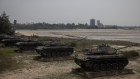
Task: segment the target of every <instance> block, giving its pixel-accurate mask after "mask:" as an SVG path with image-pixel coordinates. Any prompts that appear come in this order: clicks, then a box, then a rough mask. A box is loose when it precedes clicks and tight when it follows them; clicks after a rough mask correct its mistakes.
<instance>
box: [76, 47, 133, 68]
mask: <svg viewBox="0 0 140 79" xmlns="http://www.w3.org/2000/svg"><path fill="white" fill-rule="evenodd" d="M128 47H130V46H128ZM123 48H126V47H123ZM120 49H122V48H120ZM117 50H119V49H115V48H112V47H110V46H109V45H106V44H102V45H99V46H97V48H86V49H85V50H84V52H85V53H84V54H77V55H75V57H74V61H75V63H76V64H78V65H79V66H80V67H81V68H83V69H85V70H90V71H100V70H101V71H107V70H123V69H124V67H125V66H126V65H127V64H128V59H127V57H125V56H123V55H119V54H117Z"/></svg>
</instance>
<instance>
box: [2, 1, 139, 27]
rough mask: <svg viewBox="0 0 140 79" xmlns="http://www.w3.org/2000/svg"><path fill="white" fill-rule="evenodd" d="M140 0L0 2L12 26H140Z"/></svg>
mask: <svg viewBox="0 0 140 79" xmlns="http://www.w3.org/2000/svg"><path fill="white" fill-rule="evenodd" d="M139 8H140V0H0V14H1V13H2V12H3V11H5V12H6V13H7V15H9V17H10V21H11V22H12V23H13V21H14V20H17V22H18V23H27V22H34V23H37V22H46V23H51V24H52V23H65V24H66V23H76V24H78V23H88V24H89V23H90V19H95V20H96V22H97V20H100V21H101V23H103V24H104V25H122V26H140V9H139Z"/></svg>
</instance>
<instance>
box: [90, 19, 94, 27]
mask: <svg viewBox="0 0 140 79" xmlns="http://www.w3.org/2000/svg"><path fill="white" fill-rule="evenodd" d="M90 26H91V27H95V19H90Z"/></svg>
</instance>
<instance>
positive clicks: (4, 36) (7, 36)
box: [0, 34, 15, 42]
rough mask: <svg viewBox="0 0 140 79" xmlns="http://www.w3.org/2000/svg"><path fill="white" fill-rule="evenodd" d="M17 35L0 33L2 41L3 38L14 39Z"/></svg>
mask: <svg viewBox="0 0 140 79" xmlns="http://www.w3.org/2000/svg"><path fill="white" fill-rule="evenodd" d="M14 38H15V37H13V36H9V35H6V34H0V42H1V41H2V40H3V39H14Z"/></svg>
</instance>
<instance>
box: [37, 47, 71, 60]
mask: <svg viewBox="0 0 140 79" xmlns="http://www.w3.org/2000/svg"><path fill="white" fill-rule="evenodd" d="M36 52H37V53H38V54H40V55H41V56H43V57H46V58H51V57H64V56H70V55H71V54H72V53H73V48H72V47H64V46H53V47H46V46H39V47H37V48H36Z"/></svg>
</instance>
